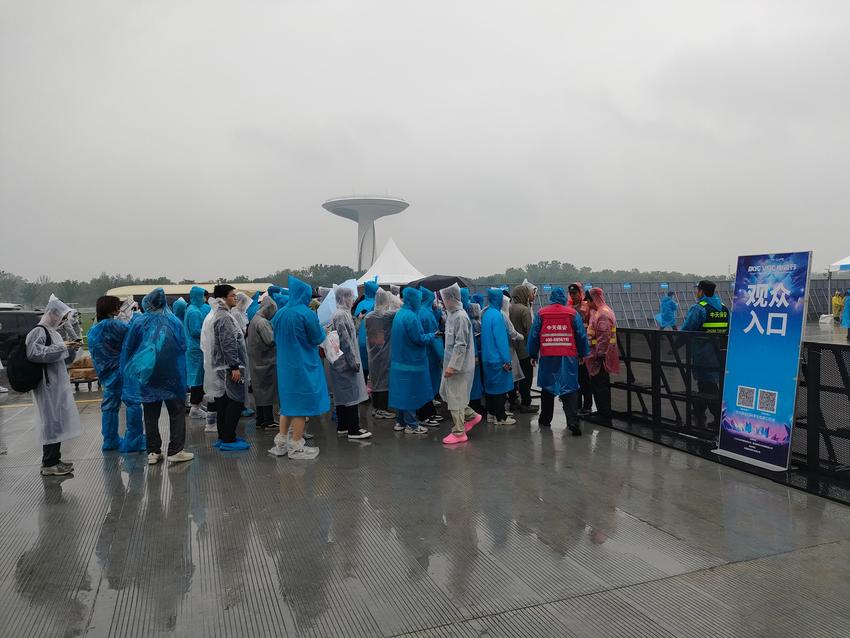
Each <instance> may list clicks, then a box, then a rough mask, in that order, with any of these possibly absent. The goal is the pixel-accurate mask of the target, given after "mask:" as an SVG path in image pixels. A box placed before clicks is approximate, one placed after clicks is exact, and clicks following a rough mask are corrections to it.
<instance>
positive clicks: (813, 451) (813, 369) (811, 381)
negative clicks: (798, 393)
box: [805, 344, 823, 471]
mask: <svg viewBox="0 0 850 638" xmlns="http://www.w3.org/2000/svg"><path fill="white" fill-rule="evenodd" d="M807 345H808V348H807V351H808V352H807V354H808V357H807V361H806V377H805V379H806V465H807V466H808V468H809V470H810V471H817V469H818V468H819V467H820V436H821V425H822V422H823V419H822V418H821V407H820V352H821V351H820V348H817V347H813V346H812V344H807Z"/></svg>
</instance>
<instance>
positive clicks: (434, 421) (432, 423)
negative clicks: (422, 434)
mask: <svg viewBox="0 0 850 638" xmlns="http://www.w3.org/2000/svg"><path fill="white" fill-rule="evenodd" d="M421 423H422V425H427V426H428V427H429V428H438V427H440V422H439V421H438V420H437V419H436V417H433V416H432V417H431V418H430V419H425V420H424V421H422V422H421Z"/></svg>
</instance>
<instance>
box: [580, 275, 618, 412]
mask: <svg viewBox="0 0 850 638" xmlns="http://www.w3.org/2000/svg"><path fill="white" fill-rule="evenodd" d="M587 305H588V307H589V308H590V325H589V326H588V329H587V337H588V339H589V340H590V354H588V356H587V359H586V364H587V373H588V374H589V375H590V387H591V388H592V389H593V400H594V401H595V403H596V410H597V413H598V414H599V417H600V418H601V419H602V422H603V423H606V424H607V423H610V422H611V378H610V375H612V374H617V373H618V372H619V371H620V349H619V347H618V346H617V318H616V317H615V316H614V311H613V310H612V309H611V307H610V306H609V305H608V304H607V303H605V294H604V293H603V292H602V288H591V289H590V290H589V291H588V292H587Z"/></svg>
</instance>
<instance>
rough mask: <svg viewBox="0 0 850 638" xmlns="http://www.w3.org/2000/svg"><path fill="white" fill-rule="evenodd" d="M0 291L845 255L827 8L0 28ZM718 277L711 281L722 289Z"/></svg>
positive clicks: (595, 6)
mask: <svg viewBox="0 0 850 638" xmlns="http://www.w3.org/2000/svg"><path fill="white" fill-rule="evenodd" d="M0 7H1V8H2V19H0V231H2V232H0V237H2V239H1V240H0V244H1V245H2V248H0V269H5V270H10V271H12V272H15V273H18V274H21V275H24V276H27V277H36V276H38V275H41V274H46V275H49V276H51V277H53V278H59V279H63V278H85V279H87V278H89V277H91V276H93V275H96V274H98V273H100V272H101V271H107V272H110V273H114V272H122V273H126V272H130V273H133V274H136V275H140V276H153V275H159V274H164V275H168V276H171V277H174V278H184V277H185V278H192V279H199V280H200V279H206V278H210V277H215V276H221V275H234V274H238V273H244V274H247V275H250V276H261V275H264V274H267V273H269V272H272V271H275V270H277V269H279V268H283V267H297V266H304V265H309V264H313V263H317V262H323V263H345V264H349V265H354V258H355V228H356V226H355V225H354V224H353V223H352V222H349V221H347V220H345V219H340V218H336V217H333V216H331V215H330V214H329V213H327V212H325V211H324V210H323V209H322V208H321V204H322V202H323V201H324V200H326V199H328V198H331V197H335V196H343V195H351V194H355V193H356V194H379V195H384V194H390V195H395V196H398V197H402V198H404V199H406V200H407V201H408V202H410V208H409V209H408V210H407V211H405V212H404V213H402V214H401V215H399V216H397V217H392V218H387V219H384V220H381V221H379V222H378V225H377V237H378V247H379V250H380V247H382V246H383V244H384V242H385V241H386V240H387V239H388V238H389V237H390V236H393V237H394V238H395V240H396V242H397V243H398V245H399V247H400V248H401V249H402V251H403V252H405V253H406V254H407V256H408V257H409V259H410V260H411V262H412V263H413V264H414V265H415V266H417V267H418V268H419V269H420V270H422V271H424V272H426V273H430V272H435V271H438V272H457V273H462V274H471V275H477V274H485V273H491V272H497V271H501V270H503V269H504V268H505V267H506V266H511V265H521V264H525V263H528V262H536V261H539V260H543V259H547V260H548V259H557V260H560V261H569V262H573V263H575V264H577V265H588V266H591V267H593V268H597V269H598V268H605V267H610V268H633V267H637V268H641V269H671V270H673V269H675V270H682V271H695V272H700V273H719V272H726V269H727V265H729V264H734V262H735V257H736V256H737V255H738V254H750V253H759V252H769V251H782V250H806V249H811V250H814V251H815V260H814V264H815V267H816V268H817V269H822V268H823V267H824V266H825V265H826V264H827V263H829V262H830V261H834V260H837V259H839V258H841V257H844V256H846V255H848V254H850V219H848V210H850V172H849V171H848V169H850V37H848V32H850V2H847V1H846V0H835V1H818V0H801V1H799V2H789V1H785V0H761V1H749V2H748V1H746V0H729V1H726V0H711V1H708V0H705V1H702V2H696V1H685V0H656V1H649V0H644V1H641V0H621V1H618V2H615V1H604V0H593V1H592V2H591V1H590V0H586V1H583V2H572V1H567V0H548V1H546V2H543V1H531V0H526V1H524V2H517V1H515V0H514V1H512V2H502V1H494V0H487V1H484V0H480V1H478V2H471V1H469V2H459V1H458V0H454V1H452V2H442V1H435V0H430V1H427V2H424V1H422V0H383V1H370V0H357V1H352V0H338V1H330V0H328V1H322V0H301V1H293V2H286V1H283V0H274V1H273V0H268V1H262V2H261V1H251V0H229V1H222V0H196V1H192V2H189V1H181V0H162V1H159V2H157V1H151V0H147V1H145V2H138V1H135V0H134V1H132V2H124V1H121V0H101V1H98V2H95V1H91V0H75V1H74V2H68V1H67V0H57V1H55V2H43V1H39V0H17V1H8V0H6V1H2V2H0ZM733 267H734V266H733Z"/></svg>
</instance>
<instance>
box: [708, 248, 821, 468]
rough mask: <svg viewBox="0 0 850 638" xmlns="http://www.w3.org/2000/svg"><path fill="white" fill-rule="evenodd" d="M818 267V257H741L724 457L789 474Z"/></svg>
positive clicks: (726, 391)
mask: <svg viewBox="0 0 850 638" xmlns="http://www.w3.org/2000/svg"><path fill="white" fill-rule="evenodd" d="M810 266H811V253H810V252H803V253H782V254H774V255H751V256H747V257H739V258H738V269H737V271H736V275H735V288H734V297H733V303H732V308H731V315H732V316H731V321H730V323H729V344H728V352H727V355H726V376H725V378H724V383H723V405H722V413H721V419H720V441H719V445H718V449H717V450H715V452H717V453H718V454H720V455H723V456H726V457H729V458H734V459H737V460H739V461H744V462H746V463H750V464H752V465H756V466H758V467H762V468H765V469H769V470H774V471H785V470H787V469H788V463H789V461H790V455H791V431H792V429H793V427H794V408H795V404H796V400H797V375H798V373H799V368H800V347H801V344H802V341H803V331H804V328H805V324H806V301H807V298H806V291H807V289H808V285H809V270H810Z"/></svg>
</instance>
